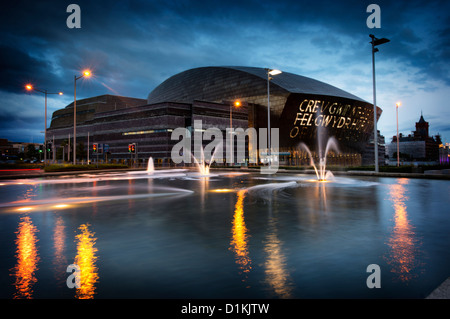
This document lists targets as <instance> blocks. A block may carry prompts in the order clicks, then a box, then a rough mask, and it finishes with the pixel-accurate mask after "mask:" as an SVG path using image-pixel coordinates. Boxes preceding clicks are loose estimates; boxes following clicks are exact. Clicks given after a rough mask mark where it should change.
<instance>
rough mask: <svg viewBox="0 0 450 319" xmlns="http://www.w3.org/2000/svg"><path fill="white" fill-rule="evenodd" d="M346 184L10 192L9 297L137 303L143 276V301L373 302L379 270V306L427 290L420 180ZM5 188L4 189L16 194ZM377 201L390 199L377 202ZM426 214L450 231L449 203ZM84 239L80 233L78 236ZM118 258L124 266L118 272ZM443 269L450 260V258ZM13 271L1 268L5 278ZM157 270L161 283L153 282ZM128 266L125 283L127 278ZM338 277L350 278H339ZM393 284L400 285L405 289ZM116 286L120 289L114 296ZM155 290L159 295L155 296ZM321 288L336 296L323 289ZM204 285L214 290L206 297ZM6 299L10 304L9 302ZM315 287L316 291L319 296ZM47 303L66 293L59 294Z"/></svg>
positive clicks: (93, 185) (126, 183)
mask: <svg viewBox="0 0 450 319" xmlns="http://www.w3.org/2000/svg"><path fill="white" fill-rule="evenodd" d="M71 179H72V180H73V178H71ZM336 180H337V182H336V183H311V182H308V179H307V178H306V177H302V176H301V177H295V176H294V177H291V176H288V175H282V176H280V177H276V176H274V177H273V178H272V177H270V178H264V179H263V178H258V179H257V178H253V177H252V176H250V175H243V176H239V175H222V176H215V177H214V178H185V179H184V178H171V179H156V178H151V179H150V178H149V179H147V180H146V179H144V178H139V179H130V178H127V179H119V180H117V181H115V180H114V179H111V178H107V177H105V178H104V180H102V179H101V178H94V179H93V180H92V181H91V182H89V183H88V182H86V183H85V184H81V183H78V182H77V183H74V184H73V185H72V184H70V183H63V182H59V183H58V184H57V185H52V184H51V183H50V182H46V183H42V187H39V189H36V186H35V184H33V183H31V187H30V185H16V184H15V185H11V187H14V189H15V190H17V191H16V192H9V193H7V192H2V193H1V194H0V211H1V213H0V227H1V226H2V223H3V222H4V221H6V220H7V217H8V216H10V217H8V218H10V219H11V220H14V223H13V224H11V225H13V226H12V227H11V229H17V232H16V236H15V241H14V240H13V241H11V242H13V243H14V244H15V245H14V250H15V255H14V260H13V261H14V263H11V266H9V267H8V268H7V272H8V276H9V277H11V278H14V283H12V286H13V287H14V293H12V294H8V296H9V297H10V296H12V297H14V298H33V297H34V298H37V297H39V289H37V287H39V286H40V285H41V287H43V286H45V285H53V284H54V283H48V282H47V281H48V278H50V277H51V278H54V280H55V282H56V283H58V285H59V286H60V288H61V289H62V290H64V291H66V294H65V296H68V295H69V294H70V293H72V294H73V295H70V297H73V296H74V297H75V298H94V297H96V296H99V297H102V296H104V295H105V294H109V295H107V296H113V297H119V298H120V297H127V296H128V295H127V292H129V291H133V288H134V287H130V286H129V284H128V282H127V276H130V277H129V279H131V280H133V279H134V277H133V276H136V277H142V280H144V282H145V283H146V284H142V286H141V287H140V288H136V289H137V290H136V292H135V295H136V296H138V297H146V296H148V295H151V296H158V292H159V291H160V290H161V289H166V287H165V285H166V284H167V282H170V285H172V286H177V285H178V283H180V288H178V287H177V288H173V290H174V291H175V290H177V289H180V291H181V292H180V295H182V296H189V297H190V296H192V297H199V296H200V297H205V296H208V294H209V293H214V296H218V297H233V296H234V295H235V294H237V295H239V296H244V297H254V296H256V297H261V296H262V297H273V296H276V297H278V298H298V297H299V296H300V297H303V296H306V297H309V296H311V295H312V296H314V297H316V296H319V297H322V296H323V297H338V298H341V297H342V298H346V297H348V296H350V297H359V296H365V297H367V296H368V297H370V296H371V291H369V290H367V288H365V287H364V283H365V278H363V280H361V282H362V283H363V284H362V286H363V287H362V288H361V284H358V282H357V280H360V278H359V277H358V276H360V275H358V271H360V270H361V269H362V271H363V273H364V270H365V267H366V266H367V265H368V264H370V263H378V264H380V265H381V266H382V271H383V283H382V285H383V287H390V288H384V289H385V290H382V292H381V293H380V295H377V296H381V297H383V296H390V295H389V293H386V291H387V290H386V289H391V288H392V289H395V291H396V292H400V293H402V296H407V297H408V296H410V295H408V290H406V289H404V288H403V286H401V284H406V283H408V284H410V285H416V286H414V287H416V288H415V289H423V288H421V286H420V285H422V282H424V281H425V278H428V277H422V268H426V267H427V265H425V263H424V262H423V254H422V252H421V251H420V249H421V247H422V246H423V245H422V244H423V242H422V240H423V231H424V228H425V227H430V229H431V230H427V229H425V230H426V231H429V232H434V231H435V229H434V228H431V226H423V225H420V224H419V225H418V224H417V220H418V218H419V217H420V216H421V214H423V212H422V211H421V210H420V209H419V208H418V207H421V206H420V205H416V204H417V199H416V197H414V196H413V192H414V191H416V192H417V190H418V189H419V187H418V186H417V185H418V182H417V181H414V180H408V179H398V180H397V179H395V180H394V179H393V180H387V182H386V183H385V184H382V183H378V182H376V181H373V180H371V179H369V180H368V181H365V180H363V179H361V180H358V179H355V181H354V182H353V181H352V179H348V178H347V179H339V178H337V179H336ZM339 181H341V183H340V182H339ZM36 184H37V183H36ZM429 185H431V186H433V185H435V184H433V182H429ZM436 185H437V186H434V188H433V190H432V191H431V190H430V191H428V190H427V194H428V192H429V193H430V196H432V194H433V191H434V192H436V194H438V195H436V196H440V197H442V201H443V202H444V203H447V205H448V204H450V203H448V198H446V197H443V196H442V194H445V190H446V188H443V187H442V184H439V182H438V183H437V184H436ZM440 185H441V186H440ZM431 186H430V187H431ZM4 187H5V185H3V186H2V191H3V190H4V189H6V190H8V188H7V187H8V186H6V187H5V188H4ZM447 189H448V187H447ZM420 190H421V191H422V190H423V187H422V188H420ZM374 193H379V198H383V200H381V201H380V200H378V201H377V200H376V199H374V198H377V197H376V196H374ZM5 194H10V195H8V196H7V195H5ZM439 194H440V195H439ZM446 201H447V202H446ZM383 203H386V204H383ZM427 205H429V207H431V208H429V209H430V210H434V211H435V212H436V214H435V216H438V217H439V218H440V219H437V220H436V222H434V223H433V219H432V217H431V216H430V217H429V218H428V219H427V220H426V221H427V223H428V224H427V225H433V227H436V226H442V227H444V226H445V225H448V224H450V223H449V220H448V218H447V217H445V215H442V214H439V213H440V212H437V209H436V207H439V206H438V205H436V204H433V201H431V200H430V202H428V203H427ZM440 205H445V204H440ZM445 207H447V206H445ZM19 213H20V215H19ZM23 213H27V215H26V216H22V215H21V214H23ZM11 216H14V217H11ZM391 218H392V220H391ZM391 221H392V222H393V227H392V228H390V224H389V223H390V222H391ZM437 221H440V222H439V223H438V222H437ZM80 225H81V226H80ZM418 226H419V227H418ZM1 229H3V230H7V228H6V227H3V228H1ZM38 229H39V233H38ZM94 229H95V234H94V232H93V230H94ZM74 230H76V235H75V234H74V235H71V234H72V232H73V231H74ZM421 231H422V233H421ZM38 235H39V239H38ZM0 236H2V237H0V242H7V239H8V237H7V236H8V235H7V234H5V233H3V234H0ZM439 236H440V237H439ZM439 236H437V237H436V238H437V239H436V240H432V241H431V243H432V244H428V247H430V246H436V247H437V248H436V250H439V251H446V249H447V248H450V247H448V246H449V245H448V242H449V240H447V241H446V240H442V238H443V239H448V235H446V233H440V235H439ZM439 238H441V239H439ZM97 239H98V240H99V242H101V243H102V245H98V243H97ZM427 239H428V240H429V238H427ZM38 242H39V244H40V246H38V244H37V243H38ZM119 247H120V248H119ZM12 255H13V254H11V256H12ZM3 256H6V252H5V253H4V254H3ZM49 256H50V257H49ZM124 256H133V257H132V258H134V259H129V260H128V259H127V258H124ZM191 256H197V258H198V259H197V258H191ZM99 257H101V258H99ZM377 258H378V259H377ZM108 260H109V261H108ZM111 260H114V267H112V266H111V267H110V261H111ZM439 261H440V262H442V261H444V262H446V259H445V256H444V257H442V258H441V259H439ZM70 263H74V264H77V265H79V267H80V268H81V287H82V288H80V289H75V290H72V291H70V290H68V288H67V287H65V279H66V278H67V276H68V274H67V273H66V272H65V269H66V267H67V266H68V264H70ZM383 263H385V264H383ZM435 263H436V262H435ZM230 264H231V266H230ZM180 265H181V266H180ZM4 267H5V266H4V265H0V276H3V275H4V270H5V268H4ZM12 267H14V268H12ZM147 267H148V268H147ZM153 267H156V272H155V273H157V274H158V275H152V273H153V271H154V270H155V269H154V268H153ZM383 267H386V268H383ZM387 267H389V268H387ZM119 268H120V269H121V270H120V272H121V276H117V273H116V272H117V271H118V270H117V269H119ZM122 269H127V270H126V271H124V270H122ZM384 269H386V270H387V271H384ZM38 270H39V271H38ZM100 270H101V272H100ZM336 270H337V271H338V272H339V273H336V275H333V272H334V271H336ZM115 271H116V272H115ZM205 272H211V273H212V274H214V276H216V277H215V278H214V285H217V287H214V285H212V284H211V285H210V286H211V287H209V286H208V285H209V284H208V283H209V281H210V280H211V278H207V277H205V276H204V274H205ZM387 273H389V274H387ZM99 274H101V278H100V276H99ZM166 274H167V275H166ZM221 275H223V278H222V277H220V276H221ZM322 276H324V279H322ZM172 277H173V278H175V279H172ZM230 278H231V279H230ZM234 278H238V281H237V282H234V281H233V280H234ZM310 278H313V279H310ZM391 279H397V282H399V283H400V286H398V285H397V286H396V285H395V284H393V283H391ZM145 280H146V281H145ZM3 281H4V282H5V281H6V280H4V279H3ZM112 282H113V283H112ZM136 282H139V281H135V284H136ZM149 283H151V284H149ZM347 283H348V284H347ZM105 285H106V286H105ZM114 285H117V290H114V289H109V290H108V289H106V288H104V287H108V288H111V287H114ZM153 285H155V286H157V287H158V288H154V289H155V290H152V289H153ZM314 285H317V286H319V287H321V286H323V287H329V286H332V288H327V289H328V290H327V291H325V292H324V291H320V289H319V288H317V291H314V289H316V288H314ZM327 285H329V286H327ZM417 285H419V286H420V287H419V288H417ZM197 286H200V287H205V286H208V287H207V288H208V289H210V290H209V291H207V292H203V291H201V290H199V289H198V288H196V287H197ZM311 287H313V288H311ZM410 287H411V286H410ZM3 289H5V288H0V293H1V296H5V295H6V293H4V291H7V290H6V289H5V290H3ZM311 289H312V291H314V293H313V294H311V295H309V294H308V293H309V292H310V291H311ZM333 289H335V291H334V290H333ZM340 289H342V290H343V291H345V294H341V293H340V291H341V290H340ZM149 291H150V293H149ZM169 291H170V290H169ZM216 291H217V292H216ZM221 291H223V294H221ZM380 291H381V290H380ZM67 292H68V294H67ZM383 293H386V294H383ZM167 294H168V293H167ZM48 295H50V296H52V297H56V298H57V297H58V296H60V295H63V294H60V293H59V291H58V290H56V289H55V291H52V292H48ZM165 296H166V295H165ZM177 296H178V295H177ZM413 296H416V295H413ZM9 297H8V298H9Z"/></svg>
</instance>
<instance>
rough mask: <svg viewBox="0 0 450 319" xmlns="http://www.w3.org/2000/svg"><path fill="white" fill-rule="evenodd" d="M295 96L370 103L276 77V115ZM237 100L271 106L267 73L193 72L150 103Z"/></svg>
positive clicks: (296, 78)
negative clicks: (312, 96) (333, 98)
mask: <svg viewBox="0 0 450 319" xmlns="http://www.w3.org/2000/svg"><path fill="white" fill-rule="evenodd" d="M292 93H300V94H312V95H318V96H333V97H339V98H345V99H349V100H355V101H360V102H364V103H367V102H366V101H364V100H362V99H360V98H359V97H357V96H355V95H353V94H350V93H348V92H346V91H344V90H341V89H339V88H337V87H334V86H332V85H329V84H327V83H324V82H321V81H318V80H314V79H311V78H308V77H305V76H301V75H297V74H293V73H289V72H283V73H281V74H278V75H276V76H273V77H272V80H271V81H270V102H271V110H272V111H273V112H274V113H275V114H278V115H279V114H281V112H282V111H283V107H284V105H285V103H286V100H287V98H288V96H289V95H290V94H292ZM233 99H241V100H244V101H247V102H250V103H255V104H260V105H267V69H264V68H256V67H239V66H222V67H200V68H194V69H190V70H187V71H184V72H181V73H178V74H176V75H174V76H172V77H170V78H168V79H167V80H165V81H164V82H163V83H161V84H160V85H159V86H157V87H156V88H155V89H154V90H153V91H152V92H150V94H149V95H148V98H147V102H148V103H149V104H153V103H160V102H167V101H174V102H192V101H193V100H204V101H212V102H222V101H224V100H233Z"/></svg>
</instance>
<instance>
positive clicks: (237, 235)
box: [230, 190, 252, 281]
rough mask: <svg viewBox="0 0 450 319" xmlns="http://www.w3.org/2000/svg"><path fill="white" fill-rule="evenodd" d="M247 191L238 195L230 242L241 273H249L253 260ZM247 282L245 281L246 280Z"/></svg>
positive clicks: (239, 192) (241, 191) (242, 191)
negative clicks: (246, 203) (247, 219)
mask: <svg viewBox="0 0 450 319" xmlns="http://www.w3.org/2000/svg"><path fill="white" fill-rule="evenodd" d="M245 194H246V190H240V191H238V193H237V196H238V198H237V202H236V205H235V210H234V219H233V227H232V230H231V232H232V239H231V242H230V245H231V247H230V250H232V251H233V252H234V254H235V259H236V263H237V264H238V265H239V269H240V270H241V273H249V272H250V269H251V268H252V267H251V263H252V261H251V259H250V257H249V250H248V234H247V227H246V226H245V220H244V198H245ZM244 281H245V279H244Z"/></svg>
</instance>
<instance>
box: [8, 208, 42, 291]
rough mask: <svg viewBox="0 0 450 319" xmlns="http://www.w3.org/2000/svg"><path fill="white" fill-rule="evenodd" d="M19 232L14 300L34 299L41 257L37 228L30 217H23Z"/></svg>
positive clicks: (14, 271) (14, 273)
mask: <svg viewBox="0 0 450 319" xmlns="http://www.w3.org/2000/svg"><path fill="white" fill-rule="evenodd" d="M20 219H21V222H20V223H19V227H18V230H17V232H16V234H17V238H16V246H17V248H16V252H17V254H16V258H17V264H16V266H15V267H14V268H13V276H15V277H16V280H15V282H14V286H15V287H16V293H15V294H14V297H13V298H14V299H32V298H33V286H34V284H35V283H36V282H37V278H36V276H35V273H36V271H37V270H38V267H37V264H38V262H39V255H38V250H37V242H38V239H37V237H36V232H38V230H37V228H36V226H34V225H33V223H32V221H31V218H30V217H28V216H25V217H21V218H20Z"/></svg>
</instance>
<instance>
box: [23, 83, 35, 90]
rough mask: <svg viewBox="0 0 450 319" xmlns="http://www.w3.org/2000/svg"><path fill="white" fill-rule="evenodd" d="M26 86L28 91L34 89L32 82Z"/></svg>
mask: <svg viewBox="0 0 450 319" xmlns="http://www.w3.org/2000/svg"><path fill="white" fill-rule="evenodd" d="M25 88H26V89H27V90H28V91H31V90H32V89H33V86H32V85H31V84H27V85H26V86H25Z"/></svg>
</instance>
